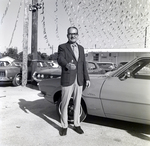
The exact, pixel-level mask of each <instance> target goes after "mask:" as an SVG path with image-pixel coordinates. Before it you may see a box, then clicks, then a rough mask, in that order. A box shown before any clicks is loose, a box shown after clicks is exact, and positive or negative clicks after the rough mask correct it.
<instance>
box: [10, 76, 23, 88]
mask: <svg viewBox="0 0 150 146" xmlns="http://www.w3.org/2000/svg"><path fill="white" fill-rule="evenodd" d="M21 83H22V76H21V74H17V75H16V76H15V77H14V79H13V82H12V84H13V85H14V86H20V85H21Z"/></svg>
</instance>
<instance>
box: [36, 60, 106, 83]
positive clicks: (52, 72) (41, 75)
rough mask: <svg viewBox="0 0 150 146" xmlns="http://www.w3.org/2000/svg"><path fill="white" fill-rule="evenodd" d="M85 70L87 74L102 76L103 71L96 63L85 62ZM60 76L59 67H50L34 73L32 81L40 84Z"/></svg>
mask: <svg viewBox="0 0 150 146" xmlns="http://www.w3.org/2000/svg"><path fill="white" fill-rule="evenodd" d="M87 69H88V73H89V74H104V73H105V70H103V69H101V68H99V66H98V65H97V63H96V62H93V61H87ZM60 76H61V67H60V66H58V67H57V68H56V67H51V68H49V69H43V70H40V71H35V72H34V73H33V79H34V80H35V81H36V82H40V81H42V80H47V79H50V78H57V77H60Z"/></svg>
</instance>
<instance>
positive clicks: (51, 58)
mask: <svg viewBox="0 0 150 146" xmlns="http://www.w3.org/2000/svg"><path fill="white" fill-rule="evenodd" d="M57 57H58V53H57V52H55V53H54V54H51V55H50V57H49V60H57Z"/></svg>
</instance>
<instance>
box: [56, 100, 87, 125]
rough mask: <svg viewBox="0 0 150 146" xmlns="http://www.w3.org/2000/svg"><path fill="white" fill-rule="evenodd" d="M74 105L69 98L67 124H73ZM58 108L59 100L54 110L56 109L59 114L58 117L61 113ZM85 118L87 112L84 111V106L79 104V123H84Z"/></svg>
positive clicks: (59, 105)
mask: <svg viewBox="0 0 150 146" xmlns="http://www.w3.org/2000/svg"><path fill="white" fill-rule="evenodd" d="M73 106H74V104H73V99H72V98H71V99H70V101H69V105H68V122H69V123H73V122H74V118H73V116H74V107H73ZM60 107H61V100H60V99H59V100H58V102H57V104H56V108H57V112H58V114H59V116H60V115H61V111H60ZM86 116H87V111H86V109H85V106H83V104H81V107H80V121H81V122H82V121H84V120H85V118H86Z"/></svg>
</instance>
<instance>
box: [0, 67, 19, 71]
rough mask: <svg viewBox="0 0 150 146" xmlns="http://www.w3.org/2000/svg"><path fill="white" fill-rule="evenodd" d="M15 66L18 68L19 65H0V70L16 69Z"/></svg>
mask: <svg viewBox="0 0 150 146" xmlns="http://www.w3.org/2000/svg"><path fill="white" fill-rule="evenodd" d="M16 68H19V67H16V66H1V67H0V70H9V69H16Z"/></svg>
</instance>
